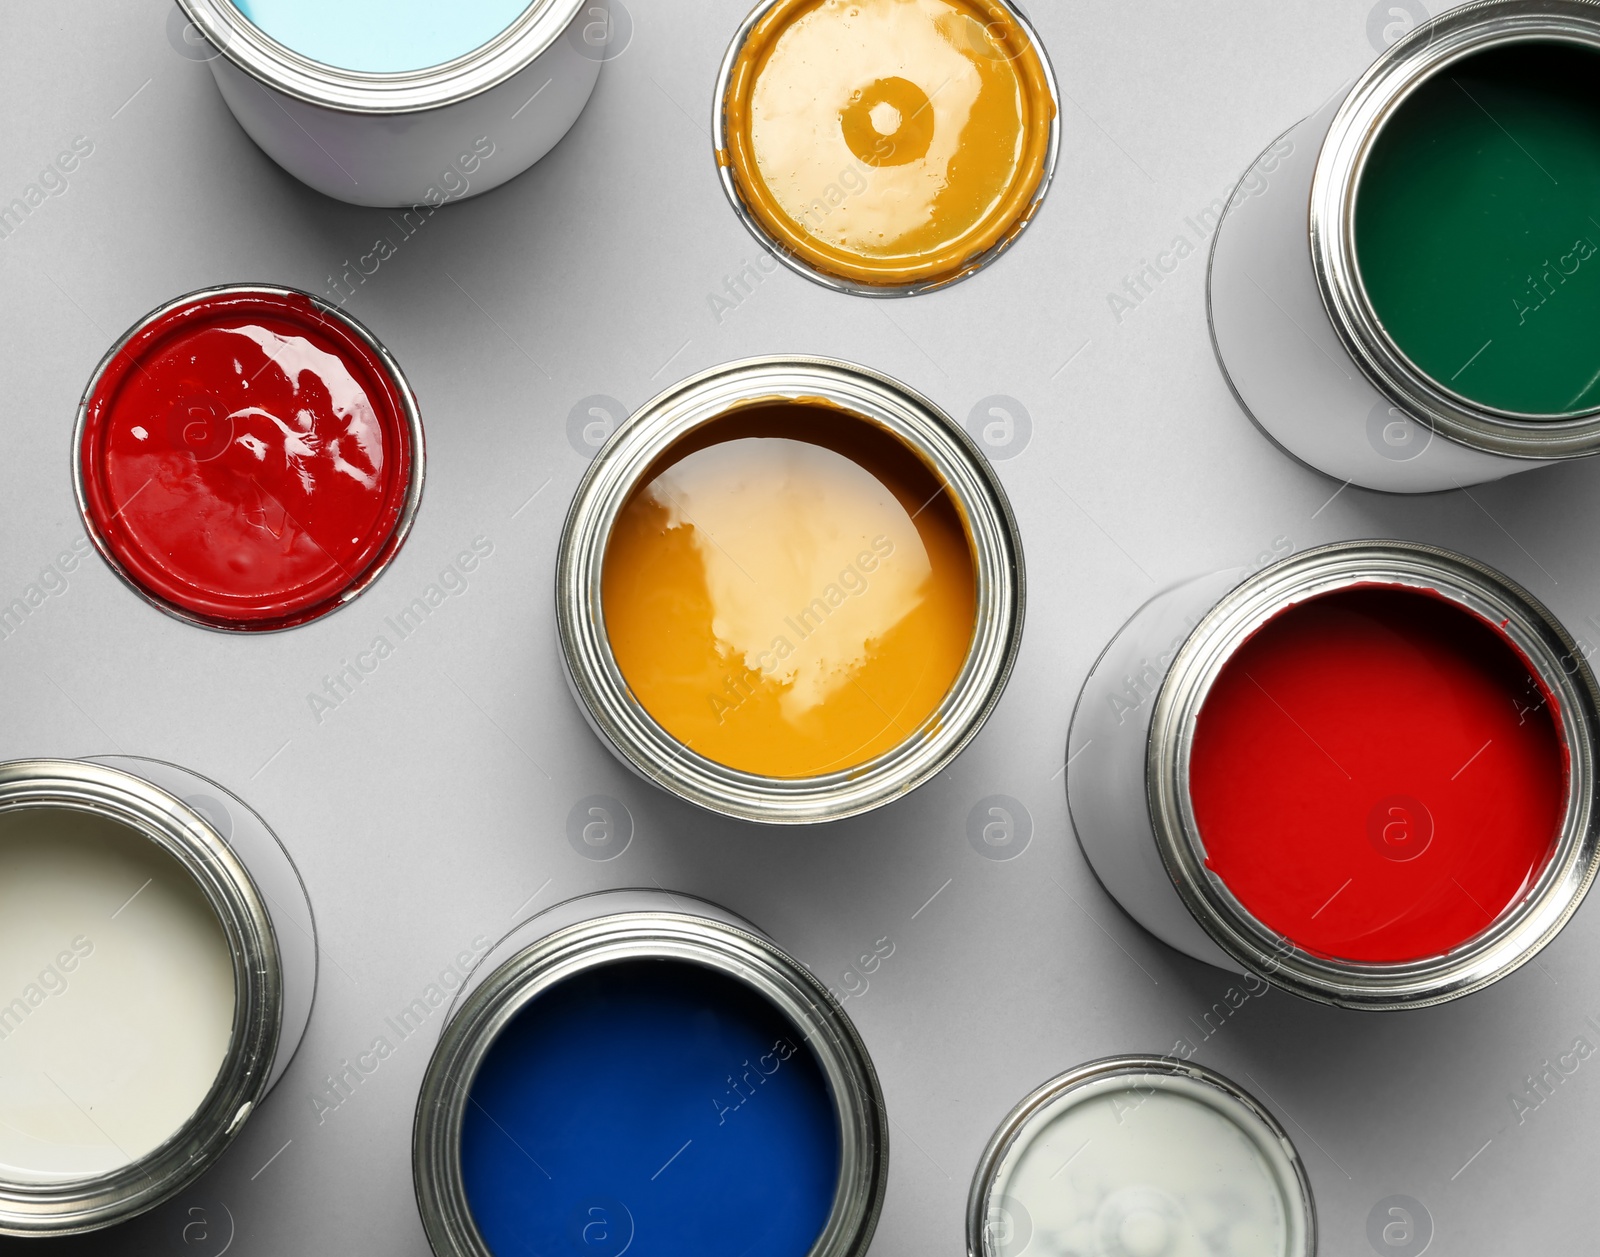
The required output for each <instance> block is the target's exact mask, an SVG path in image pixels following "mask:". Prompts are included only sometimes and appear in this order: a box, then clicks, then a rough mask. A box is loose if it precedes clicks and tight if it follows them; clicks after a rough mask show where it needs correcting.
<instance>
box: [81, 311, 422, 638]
mask: <svg viewBox="0 0 1600 1257" xmlns="http://www.w3.org/2000/svg"><path fill="white" fill-rule="evenodd" d="M72 449H73V454H72V475H73V486H74V489H75V490H76V493H77V498H78V509H79V511H80V513H81V514H82V516H83V522H84V527H85V528H86V529H87V530H88V533H89V537H90V539H91V540H92V541H93V542H94V544H95V547H96V548H97V549H98V550H99V551H100V554H101V557H103V558H104V559H105V561H106V562H107V563H108V564H110V566H111V569H112V570H113V571H114V572H116V574H117V575H118V576H120V577H121V578H122V579H123V580H124V581H125V582H126V583H127V584H128V585H129V586H130V587H131V588H132V589H133V590H134V591H135V592H136V593H138V594H139V595H140V596H141V597H142V598H144V599H145V600H146V601H148V602H150V603H151V604H153V605H154V606H156V607H159V608H160V609H161V610H163V611H165V612H167V613H168V614H169V615H174V616H177V617H178V618H179V619H182V620H187V621H189V622H190V623H193V624H199V625H203V626H204V627H206V628H214V629H229V630H240V631H256V632H259V631H263V630H270V629H282V628H291V627H293V626H294V625H297V624H303V623H305V622H307V621H309V620H314V619H316V618H317V617H319V616H322V615H326V614H327V613H328V612H330V611H334V610H337V609H338V608H339V607H342V606H343V605H345V603H347V602H349V601H351V600H352V599H353V598H355V597H356V596H357V595H359V594H360V593H361V592H362V591H363V590H365V589H366V588H367V587H368V586H370V585H371V584H372V582H373V581H375V580H377V578H378V577H379V575H381V574H382V572H383V571H384V569H385V568H386V567H387V566H388V565H389V563H390V562H391V561H392V560H393V559H394V557H395V555H396V554H398V553H399V551H400V547H401V546H402V545H403V544H404V542H405V539H406V536H407V534H408V533H409V532H410V530H411V524H412V521H413V520H414V519H415V518H416V513H417V508H418V506H419V505H420V504H421V501H422V478H423V441H422V419H421V416H420V414H419V413H418V410H417V402H416V398H415V397H414V396H413V395H412V392H411V388H410V386H409V385H408V384H407V383H406V379H405V376H404V375H403V374H402V373H401V371H400V367H399V365H398V364H397V363H396V362H395V360H394V358H393V357H392V356H391V355H390V354H389V352H388V350H386V349H385V348H384V347H383V345H382V344H381V343H380V342H379V341H378V338H377V337H376V336H374V335H373V334H372V333H371V332H370V331H368V330H367V328H366V327H364V326H363V325H362V324H361V323H359V322H357V321H356V320H355V319H353V318H351V317H350V315H348V314H346V313H344V312H343V311H342V310H339V309H337V308H335V307H334V306H331V305H329V304H328V303H327V302H325V301H322V300H321V299H320V298H317V297H314V296H311V295H310V294H309V293H304V292H299V291H297V290H295V289H293V288H279V287H274V286H271V285H265V284H232V285H227V286H223V287H218V288H205V289H201V290H200V291H198V292H192V293H189V294H187V295H186V296H182V297H179V298H177V299H175V300H173V301H169V302H168V303H166V304H165V305H163V306H160V307H158V308H157V309H155V310H152V311H151V312H150V313H149V314H147V315H145V316H144V318H142V319H140V320H139V321H138V322H137V323H135V324H134V325H133V327H132V328H130V329H129V330H128V332H127V333H126V334H124V335H123V336H122V338H121V339H119V340H118V341H117V343H116V344H115V345H113V346H112V347H111V348H110V350H108V351H107V353H106V356H105V357H104V358H102V359H101V360H100V364H99V366H97V367H96V368H95V371H94V374H93V375H92V376H91V377H90V378H89V383H88V385H87V386H86V387H85V389H84V392H83V399H82V400H81V401H80V402H79V403H78V421H77V430H76V432H75V434H74V436H73V446H72Z"/></svg>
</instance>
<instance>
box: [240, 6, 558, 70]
mask: <svg viewBox="0 0 1600 1257" xmlns="http://www.w3.org/2000/svg"><path fill="white" fill-rule="evenodd" d="M231 3H232V4H233V6H234V8H236V9H238V10H239V12H240V14H241V15H242V16H244V17H245V18H246V19H248V20H249V21H250V22H251V23H252V24H254V25H255V26H256V27H257V28H258V29H260V30H261V31H262V32H263V33H264V34H266V35H268V36H270V37H271V38H273V39H275V40H276V41H277V42H278V43H280V44H282V45H283V46H284V47H285V48H288V49H290V50H291V51H293V52H297V53H299V54H300V55H301V56H302V57H306V58H308V59H309V60H312V61H316V62H320V63H321V64H323V65H328V66H333V67H335V68H336V69H340V70H357V71H361V72H363V73H368V74H400V73H404V72H406V71H411V70H426V69H431V68H432V67H434V66H437V65H443V64H444V63H445V62H447V61H454V60H455V59H456V58H458V57H464V56H466V55H467V54H468V53H471V52H473V51H475V50H476V49H478V48H481V47H483V46H484V45H485V44H487V43H489V42H490V41H491V40H492V39H494V37H495V36H496V35H499V34H500V33H501V32H502V31H504V30H506V29H507V28H508V27H509V26H511V24H512V23H513V22H515V21H516V20H517V18H518V17H520V16H521V15H522V14H524V13H526V12H527V11H528V10H529V9H531V8H540V7H542V6H543V5H545V4H546V3H548V0H534V3H532V4H529V3H528V0H458V2H457V3H454V4H439V3H437V0H339V3H337V4H322V3H317V0H231Z"/></svg>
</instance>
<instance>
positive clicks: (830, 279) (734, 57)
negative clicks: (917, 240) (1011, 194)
mask: <svg viewBox="0 0 1600 1257" xmlns="http://www.w3.org/2000/svg"><path fill="white" fill-rule="evenodd" d="M787 2H788V0H761V2H760V3H758V4H757V5H756V6H755V7H754V8H753V9H751V10H750V12H749V14H747V15H746V17H745V19H744V21H742V22H741V23H740V24H739V28H738V30H736V31H735V32H734V35H733V39H732V40H731V41H729V43H728V50H727V51H726V52H725V53H723V55H722V64H721V66H720V67H719V68H718V70H717V81H716V85H715V87H714V88H713V90H712V97H711V154H712V157H713V158H714V159H715V161H716V164H717V179H718V181H719V182H720V183H721V184H722V191H723V194H724V195H725V196H726V197H727V198H728V204H729V205H731V206H732V207H733V212H734V214H735V215H736V216H737V217H738V219H739V221H740V222H741V223H743V224H744V226H745V229H746V230H747V231H748V232H749V233H750V234H751V235H752V236H753V237H755V240H756V243H757V244H759V245H760V246H761V247H762V248H764V249H766V250H767V251H768V252H769V253H771V254H772V256H773V257H775V258H777V259H778V261H779V262H781V263H783V265H785V266H787V267H788V268H789V269H790V270H791V271H793V272H794V273H795V274H796V275H799V276H802V277H803V278H805V279H809V280H810V281H811V282H812V283H814V284H820V285H821V286H822V287H824V288H830V289H832V290H833V291H834V292H842V293H846V294H848V295H850V296H854V297H915V296H919V295H920V294H922V293H925V292H935V291H937V290H939V289H941V288H948V287H950V285H952V284H958V283H960V282H961V281H962V280H964V279H968V278H970V277H971V276H973V275H976V274H977V273H978V272H979V271H981V270H983V269H984V268H985V267H986V266H988V265H989V264H990V263H991V262H993V261H994V260H995V259H996V258H997V257H999V256H1000V255H1001V254H1002V253H1004V252H1005V251H1006V250H1007V249H1009V248H1010V247H1011V246H1012V245H1013V244H1015V243H1016V242H1017V240H1018V238H1019V237H1020V236H1021V235H1022V233H1023V232H1024V231H1025V230H1027V228H1028V226H1029V225H1030V224H1031V223H1032V222H1033V220H1034V219H1035V218H1036V217H1038V214H1039V209H1040V207H1041V206H1042V205H1043V204H1044V198H1045V194H1046V193H1047V192H1049V190H1050V184H1051V181H1052V180H1053V179H1054V178H1055V171H1056V162H1057V159H1058V158H1059V157H1060V155H1061V88H1060V86H1059V85H1058V84H1057V82H1056V75H1055V69H1054V67H1053V66H1052V65H1051V63H1050V54H1049V52H1048V51H1047V50H1046V49H1045V46H1044V42H1043V41H1042V40H1041V39H1040V38H1039V32H1038V31H1037V30H1036V29H1035V28H1034V25H1033V22H1032V21H1031V20H1030V19H1029V18H1028V16H1027V15H1026V14H1025V13H1023V12H1022V10H1021V9H1020V8H1019V7H1018V6H1017V5H1015V4H1013V3H1012V2H1011V0H994V3H996V4H999V5H1000V6H1001V7H1002V8H1004V9H1005V10H1006V11H1007V12H1008V13H1009V14H1010V16H1011V20H1012V21H1014V22H1015V23H1016V24H1017V26H1018V27H1019V28H1021V30H1022V33H1023V34H1024V35H1025V36H1026V37H1027V40H1028V43H1029V44H1030V46H1031V47H1032V48H1033V51H1034V52H1035V53H1037V54H1038V57H1039V64H1040V67H1041V69H1042V71H1043V74H1044V81H1045V86H1046V87H1047V88H1048V89H1049V92H1050V103H1051V106H1052V113H1051V115H1050V135H1049V143H1048V145H1047V147H1046V150H1045V156H1044V169H1043V170H1042V171H1041V172H1040V175H1039V185H1038V187H1036V188H1035V189H1034V193H1033V196H1032V197H1031V198H1030V199H1029V201H1028V207H1027V209H1026V210H1025V211H1024V212H1023V213H1022V214H1020V215H1019V216H1018V217H1017V220H1016V222H1015V223H1013V224H1012V226H1011V228H1010V229H1009V230H1008V231H1007V232H1006V233H1005V234H1004V235H1003V236H1001V238H1000V239H999V240H997V241H995V243H994V244H992V245H990V246H989V247H988V248H987V249H985V250H983V251H982V252H981V253H979V254H977V255H976V256H974V257H972V258H969V259H968V260H967V261H966V263H964V264H963V265H962V266H961V268H960V269H959V270H958V271H956V272H955V273H954V274H952V275H945V276H940V277H938V278H934V279H928V280H916V281H913V282H911V283H906V284H866V283H862V282H860V281H858V280H852V279H846V278H844V277H842V276H839V275H833V274H830V273H829V272H827V271H825V270H822V269H821V268H819V267H816V266H813V265H812V264H811V263H810V262H808V261H806V260H805V259H804V258H801V257H800V256H799V255H798V254H796V253H795V252H794V251H793V250H792V249H790V248H788V247H787V246H785V245H784V244H783V243H782V242H781V241H779V240H776V239H774V238H773V237H772V235H771V233H770V232H768V231H767V229H766V227H765V226H764V225H763V224H762V222H761V220H760V218H759V217H757V216H756V214H755V213H754V212H753V211H752V210H751V209H750V207H749V205H747V204H746V203H745V199H744V196H743V195H742V194H741V193H740V191H739V185H738V181H737V180H736V179H735V178H734V175H733V166H732V163H731V162H730V161H724V160H723V158H722V155H723V154H725V153H727V152H728V114H727V107H726V102H727V98H728V88H729V86H730V84H731V82H732V80H733V71H734V67H735V66H736V65H737V64H738V61H739V56H740V54H741V53H742V52H743V51H744V46H745V42H746V41H747V40H748V39H749V37H750V32H751V31H752V30H753V29H754V28H755V26H756V24H757V23H759V22H760V21H761V20H762V19H763V18H765V17H766V16H767V14H768V13H770V12H771V11H772V10H773V9H774V8H776V7H777V6H778V5H780V4H784V3H787Z"/></svg>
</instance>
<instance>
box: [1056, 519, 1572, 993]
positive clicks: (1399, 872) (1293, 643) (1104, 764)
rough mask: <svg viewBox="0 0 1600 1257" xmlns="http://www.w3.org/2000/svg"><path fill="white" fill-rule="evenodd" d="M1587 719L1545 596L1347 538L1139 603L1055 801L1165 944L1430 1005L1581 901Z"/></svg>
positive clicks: (1522, 953) (1527, 943)
mask: <svg viewBox="0 0 1600 1257" xmlns="http://www.w3.org/2000/svg"><path fill="white" fill-rule="evenodd" d="M1597 732H1600V702H1597V692H1596V688H1595V681H1594V677H1593V674H1592V673H1591V671H1590V668H1589V664H1588V662H1587V660H1586V659H1585V653H1584V650H1583V649H1582V648H1580V647H1579V646H1578V645H1577V644H1576V643H1575V642H1574V640H1573V638H1572V637H1571V635H1570V634H1568V632H1567V631H1566V629H1564V628H1563V627H1562V626H1561V624H1560V623H1559V622H1558V621H1557V620H1556V619H1555V617H1554V616H1553V615H1552V614H1551V613H1550V612H1549V611H1548V610H1547V609H1546V608H1544V607H1543V606H1542V605H1540V604H1539V603H1538V602H1537V601H1536V600H1535V599H1534V598H1533V597H1532V595H1530V594H1528V593H1527V592H1526V591H1525V590H1523V589H1521V588H1520V587H1518V586H1517V585H1515V584H1514V583H1513V582H1511V581H1510V580H1509V579H1507V578H1506V577H1505V576H1503V575H1501V574H1500V573H1498V572H1495V571H1494V570H1492V569H1490V568H1488V567H1486V566H1484V565H1483V564H1481V563H1478V562H1476V561H1474V560H1472V559H1469V558H1465V557H1463V556H1461V555H1457V554H1452V553H1450V552H1448V551H1445V550H1440V549H1437V548H1435V547H1431V546H1426V545H1420V544H1415V543H1407V542H1396V541H1352V542H1341V543H1337V544H1334V545H1328V546H1323V547H1320V548H1317V549H1313V550H1308V551H1305V552H1303V553H1301V554H1297V555H1293V556H1290V557H1289V558H1286V559H1283V560H1281V561H1280V562H1277V563H1274V564H1272V565H1271V566H1268V567H1266V568H1264V569H1262V570H1261V571H1258V572H1256V573H1254V574H1248V573H1245V572H1240V571H1230V572H1219V573H1215V574H1213V575H1210V576H1207V577H1201V578H1198V579H1196V580H1193V581H1190V582H1187V583H1185V584H1182V585H1179V586H1176V587H1175V588H1173V589H1170V590H1167V591H1166V592H1164V593H1162V594H1160V595H1158V596H1157V597H1156V598H1154V599H1152V600H1151V601H1150V602H1149V603H1147V604H1146V605H1145V606H1144V607H1142V608H1141V609H1140V610H1139V611H1138V612H1137V613H1136V614H1135V615H1134V617H1133V618H1132V619H1131V620H1130V621H1129V622H1128V624H1127V625H1126V626H1125V627H1124V628H1123V629H1122V631H1121V632H1120V633H1119V634H1118V635H1117V637H1116V638H1115V639H1114V640H1113V641H1112V643H1111V644H1110V645H1109V646H1108V647H1107V648H1106V650H1105V652H1104V654H1102V656H1101V658H1100V659H1099V661H1098V662H1097V663H1096V665H1095V667H1094V670H1093V671H1092V672H1091V674H1090V676H1089V678H1088V680H1087V682H1086V683H1085V685H1084V688H1083V692H1082V694H1081V695H1080V697H1079V699H1078V704H1077V708H1076V710H1075V712H1074V715H1073V723H1072V729H1071V733H1070V735H1069V747H1068V754H1069V760H1070V763H1069V766H1068V770H1067V798H1068V805H1069V809H1070V812H1071V815H1072V821H1073V826H1074V829H1075V830H1076V831H1077V835H1078V840H1079V843H1080V845H1081V846H1082V848H1083V851H1084V854H1085V856H1086V857H1087V858H1088V860H1089V863H1090V865H1091V866H1092V867H1093V868H1094V871H1095V873H1096V874H1097V876H1098V877H1099V878H1100V881H1101V882H1102V884H1103V885H1104V886H1105V887H1106V889H1107V890H1108V891H1109V892H1110V894H1111V895H1112V897H1113V898H1115V899H1116V900H1117V901H1118V903H1120V904H1121V905H1122V907H1123V908H1124V909H1125V910H1126V911H1127V912H1128V913H1129V915H1131V916H1132V917H1133V918H1134V919H1135V920H1136V921H1138V922H1139V923H1140V924H1141V925H1142V926H1144V927H1145V928H1146V929H1148V930H1149V931H1150V932H1151V933H1153V934H1155V935H1156V936H1157V937H1158V938H1160V939H1161V940H1162V941H1163V942H1166V943H1167V944H1169V945H1170V946H1172V947H1175V948H1176V949H1178V950H1179V951H1182V952H1184V953H1186V954H1187V955H1189V956H1192V957H1194V958H1195V959H1198V960H1202V961H1205V962H1207V963H1209V964H1214V965H1218V966H1220V967H1224V968H1230V969H1234V970H1236V971H1242V972H1245V973H1248V974H1255V975H1257V976H1259V977H1260V978H1263V979H1265V980H1267V981H1269V982H1271V983H1272V984H1274V985H1275V986H1278V987H1280V988H1282V989H1284V990H1287V991H1290V992H1292V993H1294V994H1296V995H1300V996H1304V997H1306V998H1309V999H1312V1000H1317V1001H1320V1002H1323V1003H1328V1004H1334V1005H1338V1006H1341V1007H1347V1008H1368V1009H1390V1008H1417V1007H1422V1006H1426V1005H1430V1004H1436V1003H1441V1002H1443V1001H1445V1000H1450V999H1455V998H1458V997H1460V996H1463V995H1466V994H1469V993H1471V992H1473V991H1476V990H1479V989H1481V988H1482V987H1485V986H1487V985H1489V984H1490V983H1492V982H1495V981H1497V980H1498V979H1500V978H1502V977H1504V976H1506V975H1507V974H1509V973H1511V972H1512V971H1513V970H1515V969H1516V968H1518V967H1519V966H1520V965H1522V964H1523V963H1525V962H1526V961H1528V960H1529V959H1531V958H1532V957H1533V956H1535V955H1536V954H1537V953H1538V952H1539V950H1540V949H1541V948H1543V947H1544V946H1545V945H1546V944H1547V943H1549V942H1550V941H1551V940H1552V939H1553V938H1554V937H1555V935H1556V934H1557V932H1559V930H1560V929H1561V928H1562V926H1563V925H1564V924H1565V923H1566V922H1567V920H1568V919H1569V918H1570V917H1571V916H1572V914H1573V913H1574V912H1575V911H1576V910H1577V908H1578V905H1579V903H1580V902H1581V901H1582V899H1583V896H1584V894H1585V893H1586V892H1587V890H1588V888H1589V885H1590V883H1591V881H1592V880H1593V878H1594V875H1595V870H1596V866H1597V859H1600V829H1597V821H1596V817H1595V812H1594V787H1595V745H1596V737H1597ZM1468 742H1470V743H1471V745H1467V743H1468ZM1458 752H1459V755H1458ZM1458 761H1459V762H1458ZM1519 792H1520V793H1519ZM1480 877H1481V878H1483V879H1485V880H1478V879H1479V878H1480Z"/></svg>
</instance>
